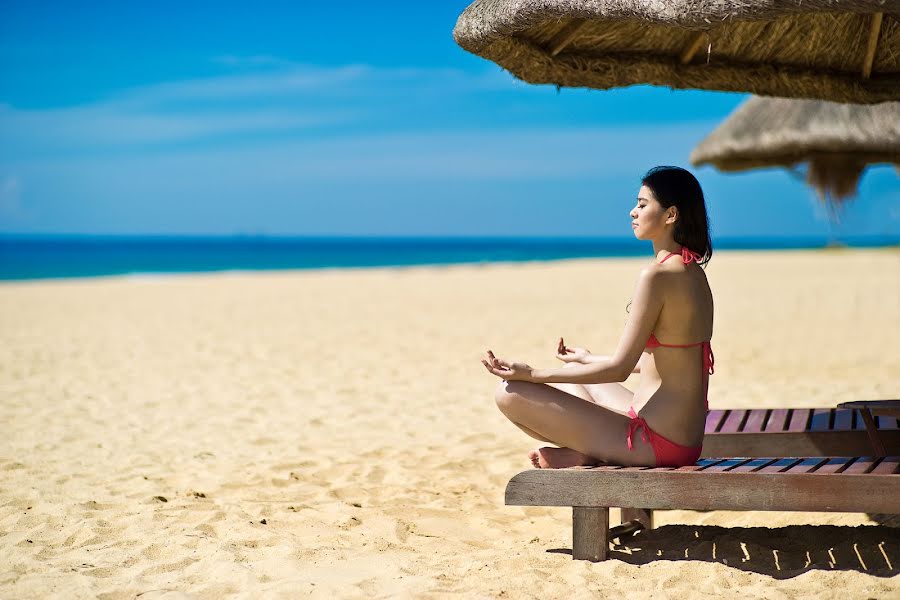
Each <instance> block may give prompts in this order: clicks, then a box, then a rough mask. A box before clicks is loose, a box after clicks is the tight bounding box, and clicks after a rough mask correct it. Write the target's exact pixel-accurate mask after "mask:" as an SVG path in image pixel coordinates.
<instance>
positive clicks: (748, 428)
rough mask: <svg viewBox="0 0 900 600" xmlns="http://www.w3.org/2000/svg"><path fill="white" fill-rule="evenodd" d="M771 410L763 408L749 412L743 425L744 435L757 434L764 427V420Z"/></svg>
mask: <svg viewBox="0 0 900 600" xmlns="http://www.w3.org/2000/svg"><path fill="white" fill-rule="evenodd" d="M771 412H772V411H771V410H767V409H764V408H755V409H753V410H751V411H750V414H749V415H748V416H747V421H746V422H745V423H744V428H743V429H742V431H743V432H744V433H759V432H761V431H762V430H763V427H765V424H766V419H767V418H768V416H769V413H771Z"/></svg>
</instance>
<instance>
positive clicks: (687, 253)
mask: <svg viewBox="0 0 900 600" xmlns="http://www.w3.org/2000/svg"><path fill="white" fill-rule="evenodd" d="M676 254H678V253H677V252H669V254H668V255H667V256H666V257H665V258H664V259H662V260H661V261H659V264H663V263H664V262H666V261H667V260H669V259H670V258H672V257H673V256H675V255H676ZM701 260H703V257H702V256H700V255H699V254H697V253H696V252H693V251H692V250H691V249H690V248H688V247H687V246H683V247H682V248H681V262H683V263H684V264H686V265H689V264H691V263H692V262H695V263H697V264H698V265H699V264H700V261H701Z"/></svg>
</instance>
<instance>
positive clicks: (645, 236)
mask: <svg viewBox="0 0 900 600" xmlns="http://www.w3.org/2000/svg"><path fill="white" fill-rule="evenodd" d="M666 213H667V211H666V209H664V208H663V206H662V204H660V203H659V202H658V201H657V200H656V197H655V196H654V195H653V191H652V190H651V189H650V188H648V187H647V186H646V185H642V186H641V189H640V191H639V192H638V198H637V204H636V205H635V207H634V208H632V209H631V213H629V214H630V215H631V228H632V230H633V231H634V237H636V238H637V239H639V240H652V239H653V238H655V237H657V236H658V235H659V234H660V233H662V231H663V230H665V226H666V216H667V215H666Z"/></svg>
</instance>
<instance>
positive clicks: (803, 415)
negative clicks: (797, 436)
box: [787, 408, 812, 432]
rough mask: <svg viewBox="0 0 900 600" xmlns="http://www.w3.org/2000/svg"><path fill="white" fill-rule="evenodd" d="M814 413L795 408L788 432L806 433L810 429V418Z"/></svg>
mask: <svg viewBox="0 0 900 600" xmlns="http://www.w3.org/2000/svg"><path fill="white" fill-rule="evenodd" d="M811 414H812V411H811V410H809V409H808V408H795V409H793V412H792V413H791V420H790V422H789V423H788V427H787V428H788V431H794V432H797V431H806V430H807V429H809V417H810V415H811Z"/></svg>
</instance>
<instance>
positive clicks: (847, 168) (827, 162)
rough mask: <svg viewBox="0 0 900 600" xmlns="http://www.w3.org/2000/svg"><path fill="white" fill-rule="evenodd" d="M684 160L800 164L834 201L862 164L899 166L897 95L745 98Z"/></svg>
mask: <svg viewBox="0 0 900 600" xmlns="http://www.w3.org/2000/svg"><path fill="white" fill-rule="evenodd" d="M691 162H692V163H693V164H694V165H703V164H711V165H714V166H715V167H716V168H718V169H720V170H722V171H744V170H747V169H755V168H758V167H772V166H782V167H792V166H794V165H797V164H799V163H807V164H808V167H807V181H808V182H809V183H810V185H812V186H813V187H815V188H816V190H818V192H819V196H820V197H822V198H823V199H824V198H830V199H834V200H841V199H843V198H847V197H849V196H852V195H854V194H855V193H856V185H857V182H858V181H859V177H860V175H861V174H862V172H863V170H864V169H865V168H866V167H867V166H868V165H870V164H876V163H894V164H895V165H900V102H885V103H883V104H838V103H835V102H822V101H817V100H788V99H785V98H756V97H754V98H750V99H749V100H747V101H746V102H745V103H744V104H742V105H741V106H740V107H739V108H738V109H737V110H736V111H734V113H732V115H731V116H729V117H728V118H727V119H726V120H725V121H724V122H723V123H722V124H721V125H719V127H718V128H716V130H715V131H713V132H712V133H711V134H709V135H708V136H707V137H706V139H704V140H703V141H702V142H700V144H699V145H698V146H697V147H696V148H694V151H693V152H691Z"/></svg>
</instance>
